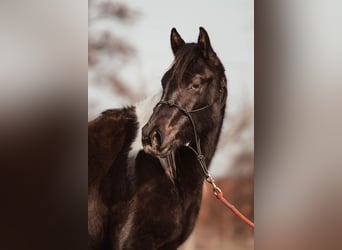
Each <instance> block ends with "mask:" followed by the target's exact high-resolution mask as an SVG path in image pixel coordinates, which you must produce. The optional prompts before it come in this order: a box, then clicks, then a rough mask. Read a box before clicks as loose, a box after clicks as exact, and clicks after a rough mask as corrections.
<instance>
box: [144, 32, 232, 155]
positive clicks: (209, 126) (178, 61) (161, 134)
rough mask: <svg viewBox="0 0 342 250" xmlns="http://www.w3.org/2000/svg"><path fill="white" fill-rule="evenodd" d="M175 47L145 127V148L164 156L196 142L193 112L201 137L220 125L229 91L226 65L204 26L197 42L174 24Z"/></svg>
mask: <svg viewBox="0 0 342 250" xmlns="http://www.w3.org/2000/svg"><path fill="white" fill-rule="evenodd" d="M171 47H172V50H173V54H174V56H175V59H174V63H173V64H172V66H171V68H170V69H169V70H168V71H167V72H166V73H165V74H164V76H163V78H162V81H161V82H162V87H163V94H162V97H161V102H160V103H159V104H157V106H156V107H155V108H154V111H153V114H152V116H151V117H150V119H149V121H148V123H147V124H146V125H145V126H144V127H143V129H142V143H143V146H144V151H145V152H146V153H149V154H152V155H154V156H157V157H160V158H163V157H165V156H167V155H169V154H170V153H171V152H174V151H175V150H176V149H177V148H178V147H180V146H182V145H185V144H186V143H189V142H192V143H193V142H194V136H195V132H194V127H193V124H192V123H191V120H190V117H189V115H191V119H193V122H194V124H195V126H196V130H197V131H196V132H197V134H198V135H199V136H200V137H201V136H206V135H207V134H208V133H209V132H210V131H212V130H214V129H215V128H216V127H220V126H221V123H222V118H223V113H224V105H225V99H226V95H227V91H226V78H225V75H224V67H223V66H222V64H221V62H220V60H219V59H218V57H217V56H216V53H215V52H214V50H213V49H212V47H211V45H210V40H209V37H208V34H207V32H206V31H205V30H204V29H203V28H200V33H199V37H198V41H197V43H185V42H184V41H183V39H182V38H181V37H180V35H179V34H178V33H177V31H176V29H175V28H173V29H172V31H171ZM202 108H203V109H202ZM197 109H199V110H197ZM196 110H197V111H196ZM188 111H190V113H188V115H187V114H186V112H188ZM192 111H195V112H192Z"/></svg>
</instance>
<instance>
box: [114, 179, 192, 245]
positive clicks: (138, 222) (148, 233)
mask: <svg viewBox="0 0 342 250" xmlns="http://www.w3.org/2000/svg"><path fill="white" fill-rule="evenodd" d="M159 184H160V183H159ZM155 187H156V186H154V185H151V183H149V184H146V185H142V186H141V187H140V188H139V189H138V190H137V192H136V194H135V195H134V196H133V198H132V200H131V201H130V202H129V208H128V209H129V217H128V218H127V220H126V221H125V222H124V223H123V226H122V230H120V232H121V233H120V236H119V238H120V239H121V244H120V245H121V246H127V245H126V244H129V245H130V244H133V242H139V244H141V245H140V246H145V245H144V244H147V245H146V247H149V245H148V244H150V243H151V242H153V244H155V246H156V247H157V248H159V247H161V246H164V245H168V244H170V243H174V242H177V243H178V242H182V241H183V240H184V238H186V237H187V236H188V235H189V234H190V232H191V231H192V229H193V226H194V220H189V217H194V218H195V217H196V216H197V211H198V210H197V209H193V207H185V206H184V202H183V201H182V199H181V197H180V195H179V193H178V192H177V190H176V189H175V188H174V187H172V186H167V185H158V188H155ZM192 214H194V216H192ZM134 247H135V246H132V245H130V248H132V249H134ZM146 249H147V248H146Z"/></svg>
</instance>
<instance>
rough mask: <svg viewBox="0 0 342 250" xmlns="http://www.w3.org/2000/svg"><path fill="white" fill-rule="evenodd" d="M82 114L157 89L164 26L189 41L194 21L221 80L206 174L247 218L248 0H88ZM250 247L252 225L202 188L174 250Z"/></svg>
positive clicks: (250, 142) (166, 51)
mask: <svg viewBox="0 0 342 250" xmlns="http://www.w3.org/2000/svg"><path fill="white" fill-rule="evenodd" d="M88 18H89V22H88V23H89V34H88V39H89V41H88V42H89V46H88V120H91V119H93V118H95V117H96V116H98V115H99V113H100V112H102V111H103V110H105V109H108V108H121V107H124V106H126V105H132V104H134V103H136V102H138V101H140V100H142V99H144V98H145V97H148V96H150V95H153V94H154V93H156V92H158V91H159V90H160V89H161V83H160V80H161V78H162V76H163V74H164V73H165V72H166V70H167V69H168V67H169V66H170V65H171V63H172V61H173V54H172V51H171V47H170V41H169V37H170V31H171V28H172V27H175V28H176V29H177V30H178V32H179V33H180V35H181V36H182V38H183V39H184V40H185V41H187V42H196V41H197V37H198V32H199V26H203V27H204V28H205V29H206V30H207V31H208V33H209V36H210V39H211V43H212V46H213V48H214V50H215V51H216V53H217V54H218V56H219V58H220V59H221V61H222V63H223V65H224V67H225V68H226V75H227V78H228V101H227V104H228V106H227V112H226V118H225V121H224V125H223V131H222V134H221V139H220V143H219V147H218V149H217V152H216V155H215V157H214V160H213V162H212V164H211V169H210V172H211V173H212V174H213V176H214V177H215V178H216V179H217V183H218V184H219V186H220V187H221V188H222V189H223V191H224V193H225V196H226V197H227V198H228V199H229V200H230V202H232V203H233V204H234V205H235V206H236V207H238V208H239V209H240V210H241V211H242V212H243V213H244V214H245V215H246V216H247V217H248V218H250V219H252V220H254V205H253V203H254V181H253V176H254V170H253V169H254V2H253V1H251V0H229V1H223V0H222V1H215V2H213V1H209V0H204V1H179V0H177V1H138V0H127V1H109V0H90V1H89V12H88ZM227 248H229V249H253V248H254V239H253V231H252V230H251V229H250V228H249V227H248V226H246V225H245V224H244V223H242V222H241V221H239V220H238V219H237V218H235V216H234V215H233V214H232V213H231V212H230V211H228V210H227V209H226V208H224V207H223V206H222V205H221V204H219V202H218V201H217V200H216V198H215V197H214V196H213V194H212V191H211V189H210V187H209V186H208V187H207V186H206V185H205V186H204V195H203V205H202V208H201V211H200V215H199V220H198V223H197V226H196V228H195V230H194V233H193V234H192V236H191V237H190V239H189V240H188V241H187V242H186V243H185V245H184V246H183V248H182V249H186V250H191V249H227Z"/></svg>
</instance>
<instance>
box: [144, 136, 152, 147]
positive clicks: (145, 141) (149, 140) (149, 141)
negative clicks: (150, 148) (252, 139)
mask: <svg viewBox="0 0 342 250" xmlns="http://www.w3.org/2000/svg"><path fill="white" fill-rule="evenodd" d="M142 144H143V145H151V139H150V137H149V136H144V137H143V138H142Z"/></svg>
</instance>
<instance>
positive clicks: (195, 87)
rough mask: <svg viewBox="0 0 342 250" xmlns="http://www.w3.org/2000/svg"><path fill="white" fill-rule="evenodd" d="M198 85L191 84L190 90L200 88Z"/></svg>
mask: <svg viewBox="0 0 342 250" xmlns="http://www.w3.org/2000/svg"><path fill="white" fill-rule="evenodd" d="M200 86H201V85H200V84H199V83H193V84H191V89H194V90H198V89H199V88H200Z"/></svg>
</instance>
